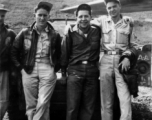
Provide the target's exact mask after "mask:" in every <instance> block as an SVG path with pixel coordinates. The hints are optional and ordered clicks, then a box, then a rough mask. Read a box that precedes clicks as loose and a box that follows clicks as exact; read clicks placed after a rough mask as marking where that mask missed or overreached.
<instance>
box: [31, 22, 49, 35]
mask: <svg viewBox="0 0 152 120" xmlns="http://www.w3.org/2000/svg"><path fill="white" fill-rule="evenodd" d="M33 29H34V30H35V31H36V32H37V33H38V34H40V32H39V31H38V29H37V27H36V24H35V25H34V26H33ZM44 31H45V32H46V33H48V32H49V27H48V25H47V26H46V28H45V29H44Z"/></svg>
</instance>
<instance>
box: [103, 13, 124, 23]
mask: <svg viewBox="0 0 152 120" xmlns="http://www.w3.org/2000/svg"><path fill="white" fill-rule="evenodd" d="M122 19H123V16H122V14H120V20H119V21H118V22H120V21H121V20H122ZM106 21H107V22H108V23H111V22H113V21H112V19H111V17H110V16H109V15H108V17H107V19H106Z"/></svg>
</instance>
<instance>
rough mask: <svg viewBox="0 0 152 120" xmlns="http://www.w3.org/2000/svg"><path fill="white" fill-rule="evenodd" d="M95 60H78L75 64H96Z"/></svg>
mask: <svg viewBox="0 0 152 120" xmlns="http://www.w3.org/2000/svg"><path fill="white" fill-rule="evenodd" d="M96 63H97V62H95V61H92V62H90V61H78V62H77V64H83V65H87V64H96Z"/></svg>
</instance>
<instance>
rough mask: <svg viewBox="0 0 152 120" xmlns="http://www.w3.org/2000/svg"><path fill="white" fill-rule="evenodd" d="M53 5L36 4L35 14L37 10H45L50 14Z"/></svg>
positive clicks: (43, 2) (47, 3) (46, 3)
mask: <svg viewBox="0 0 152 120" xmlns="http://www.w3.org/2000/svg"><path fill="white" fill-rule="evenodd" d="M52 6H53V4H51V3H49V2H45V1H41V2H39V3H38V5H37V6H36V7H35V13H36V12H37V10H39V9H41V8H42V9H45V10H46V11H48V12H50V11H51V9H52Z"/></svg>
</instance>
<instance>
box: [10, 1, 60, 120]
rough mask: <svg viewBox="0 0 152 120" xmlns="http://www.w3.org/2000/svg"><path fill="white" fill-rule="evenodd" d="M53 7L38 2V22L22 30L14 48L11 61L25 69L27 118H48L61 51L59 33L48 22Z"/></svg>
mask: <svg viewBox="0 0 152 120" xmlns="http://www.w3.org/2000/svg"><path fill="white" fill-rule="evenodd" d="M51 8H52V4H51V3H48V2H40V3H39V4H38V5H37V6H36V8H35V20H36V22H34V23H33V25H32V26H31V27H28V28H24V29H23V30H21V32H20V33H19V34H18V35H17V37H16V39H15V42H14V44H13V48H12V51H11V53H12V56H11V58H12V61H13V62H14V64H15V66H16V67H17V69H18V70H19V71H21V73H22V82H23V89H24V94H25V101H26V115H27V117H28V120H49V106H50V99H51V96H52V93H53V90H54V87H55V84H56V78H57V77H56V74H55V72H56V71H58V69H59V67H58V63H59V60H60V52H61V38H60V35H59V34H58V33H57V32H56V31H55V30H54V29H53V27H52V26H51V24H50V23H49V22H48V20H49V13H50V11H51Z"/></svg>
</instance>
